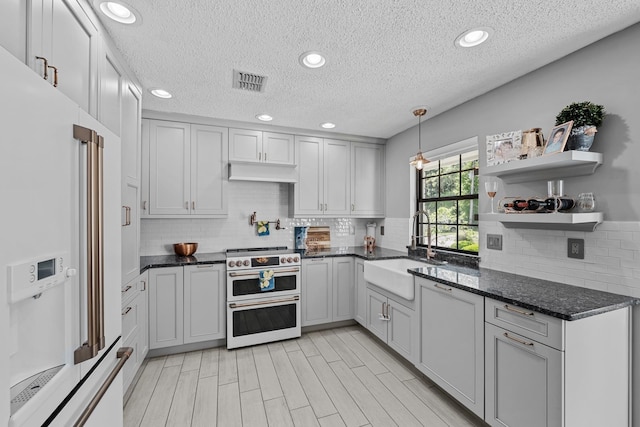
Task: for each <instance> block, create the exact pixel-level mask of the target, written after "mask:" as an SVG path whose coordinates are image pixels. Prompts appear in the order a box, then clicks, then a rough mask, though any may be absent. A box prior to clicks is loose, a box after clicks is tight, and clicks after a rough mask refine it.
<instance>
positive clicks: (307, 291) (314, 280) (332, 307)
mask: <svg viewBox="0 0 640 427" xmlns="http://www.w3.org/2000/svg"><path fill="white" fill-rule="evenodd" d="M353 262H354V261H353V257H334V258H307V259H303V260H302V289H301V300H302V326H311V325H319V324H322V323H329V322H336V321H340V320H349V319H353V309H354V301H353V300H354V267H353V265H354V264H353Z"/></svg>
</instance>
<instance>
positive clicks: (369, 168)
mask: <svg viewBox="0 0 640 427" xmlns="http://www.w3.org/2000/svg"><path fill="white" fill-rule="evenodd" d="M384 171H385V166H384V146H383V145H377V144H366V143H361V142H354V143H352V144H351V214H352V215H354V216H365V217H372V216H384V193H385V173H384Z"/></svg>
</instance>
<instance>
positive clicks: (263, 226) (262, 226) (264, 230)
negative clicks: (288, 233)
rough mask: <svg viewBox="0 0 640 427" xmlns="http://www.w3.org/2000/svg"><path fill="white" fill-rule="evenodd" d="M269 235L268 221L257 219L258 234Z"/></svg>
mask: <svg viewBox="0 0 640 427" xmlns="http://www.w3.org/2000/svg"><path fill="white" fill-rule="evenodd" d="M268 235H269V221H258V236H268Z"/></svg>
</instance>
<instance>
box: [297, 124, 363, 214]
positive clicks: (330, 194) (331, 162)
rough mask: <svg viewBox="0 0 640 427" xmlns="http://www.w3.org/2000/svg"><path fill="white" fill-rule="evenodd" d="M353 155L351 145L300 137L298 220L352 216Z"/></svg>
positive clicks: (298, 137) (298, 146)
mask: <svg viewBox="0 0 640 427" xmlns="http://www.w3.org/2000/svg"><path fill="white" fill-rule="evenodd" d="M350 155H351V145H350V143H349V142H348V141H337V140H333V139H323V138H315V137H307V136H296V164H297V165H298V183H297V184H295V188H294V200H293V215H294V216H309V215H313V216H345V215H349V213H350V211H351V196H350V194H349V193H350V185H349V180H350V177H351V176H350V166H351V164H350Z"/></svg>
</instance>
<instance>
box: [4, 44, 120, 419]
mask: <svg viewBox="0 0 640 427" xmlns="http://www.w3.org/2000/svg"><path fill="white" fill-rule="evenodd" d="M0 69H1V70H2V78H0V124H1V126H0V135H2V138H1V141H0V189H1V190H0V194H1V197H0V200H1V203H2V204H1V207H0V218H1V221H0V236H2V237H1V242H2V244H0V339H1V341H0V342H2V345H1V346H0V425H8V426H16V427H17V426H20V427H22V426H41V425H52V426H71V425H84V424H85V423H86V425H91V426H110V427H113V426H121V425H122V374H121V373H119V370H120V369H121V368H122V365H123V364H124V363H126V360H127V358H128V354H129V352H128V351H125V349H122V348H121V344H122V339H121V336H120V334H121V317H120V277H121V256H120V254H121V246H120V245H121V241H120V212H121V210H120V191H121V190H120V139H119V137H118V136H116V135H114V134H113V133H112V132H110V131H109V130H107V129H106V128H105V127H104V126H102V125H101V124H100V123H99V122H97V121H96V120H95V119H94V118H93V117H91V116H89V115H88V114H87V113H85V112H84V111H82V110H81V109H80V108H79V107H78V106H77V105H75V104H74V103H73V102H72V101H71V100H69V99H68V98H67V97H66V96H64V95H63V94H62V93H61V92H60V91H59V90H58V89H56V88H54V87H53V86H52V85H51V84H50V83H49V82H47V81H45V80H43V79H42V77H40V76H38V75H37V74H36V73H34V72H33V71H32V70H30V69H29V68H27V67H26V66H25V65H24V64H23V63H22V62H20V61H19V60H17V59H16V58H14V57H13V56H12V55H11V54H9V53H8V52H7V51H6V50H4V49H3V48H1V47H0ZM99 137H101V138H99ZM100 144H102V147H100Z"/></svg>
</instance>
